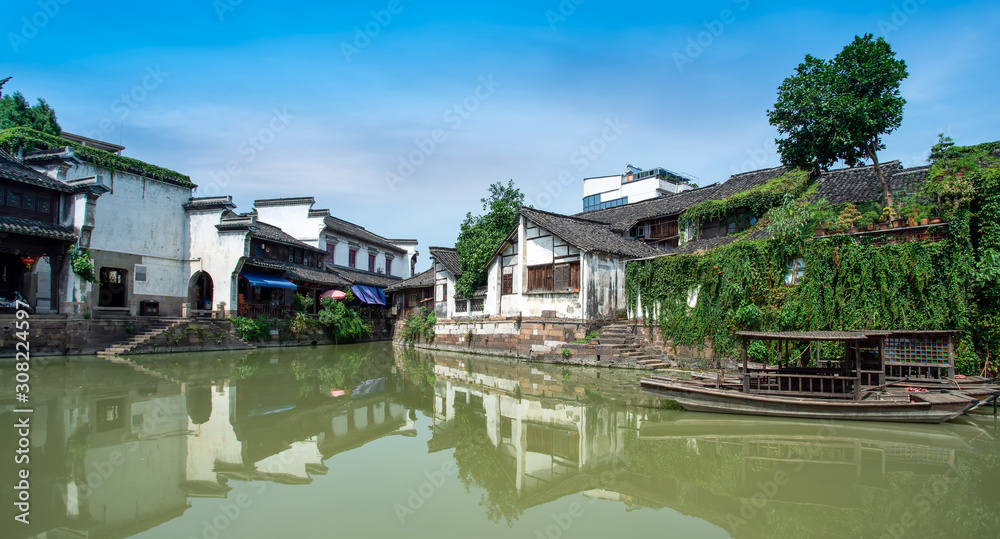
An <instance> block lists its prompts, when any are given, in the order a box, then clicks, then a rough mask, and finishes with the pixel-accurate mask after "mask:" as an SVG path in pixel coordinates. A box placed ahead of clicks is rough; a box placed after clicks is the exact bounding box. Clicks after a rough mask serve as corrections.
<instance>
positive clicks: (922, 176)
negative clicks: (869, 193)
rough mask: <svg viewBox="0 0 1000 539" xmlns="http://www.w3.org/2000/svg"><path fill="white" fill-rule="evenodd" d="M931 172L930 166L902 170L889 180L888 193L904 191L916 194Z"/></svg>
mask: <svg viewBox="0 0 1000 539" xmlns="http://www.w3.org/2000/svg"><path fill="white" fill-rule="evenodd" d="M930 172H931V166H930V165H924V166H922V167H913V168H904V169H903V170H900V171H899V172H897V173H895V174H893V175H892V177H890V178H889V191H890V192H892V193H897V192H899V191H905V192H906V193H908V194H913V193H916V192H917V191H919V190H920V187H921V186H922V185H923V184H924V181H925V180H927V176H928V174H930Z"/></svg>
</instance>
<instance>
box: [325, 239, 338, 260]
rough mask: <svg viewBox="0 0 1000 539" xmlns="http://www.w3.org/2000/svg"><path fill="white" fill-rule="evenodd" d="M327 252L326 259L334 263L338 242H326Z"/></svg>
mask: <svg viewBox="0 0 1000 539" xmlns="http://www.w3.org/2000/svg"><path fill="white" fill-rule="evenodd" d="M326 252H327V253H328V255H327V257H326V261H327V262H329V263H331V264H333V263H334V260H333V255H334V254H336V252H337V244H336V243H333V244H330V243H328V244H326Z"/></svg>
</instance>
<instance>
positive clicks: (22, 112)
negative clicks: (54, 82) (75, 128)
mask: <svg viewBox="0 0 1000 539" xmlns="http://www.w3.org/2000/svg"><path fill="white" fill-rule="evenodd" d="M10 79H11V78H10V77H7V78H6V79H3V80H0V89H2V88H3V85H4V84H5V83H6V82H7V81H9V80H10ZM8 127H30V128H32V129H34V130H36V131H41V132H42V133H46V134H49V135H55V136H59V135H60V134H62V128H60V127H59V122H57V121H56V111H54V110H52V107H50V106H49V104H48V103H46V102H45V100H44V99H41V98H39V99H38V103H37V104H35V105H34V106H32V105H29V104H28V100H27V99H25V98H24V96H23V95H22V94H21V92H14V93H13V94H7V95H5V96H3V97H0V129H7V128H8Z"/></svg>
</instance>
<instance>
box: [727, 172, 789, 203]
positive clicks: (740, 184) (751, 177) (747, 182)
mask: <svg viewBox="0 0 1000 539" xmlns="http://www.w3.org/2000/svg"><path fill="white" fill-rule="evenodd" d="M787 171H788V169H787V168H785V167H783V166H781V167H774V168H764V169H760V170H751V171H750V172H743V173H740V174H733V175H732V176H730V177H729V179H728V180H726V181H725V182H724V183H722V184H720V185H719V189H718V191H716V192H715V193H713V194H712V200H722V199H724V198H728V197H731V196H733V195H735V194H736V193H739V192H741V191H746V190H747V189H753V188H754V187H757V186H759V185H764V184H765V183H767V182H769V181H771V180H773V179H775V178H777V177H778V176H781V175H782V174H784V173H785V172H787Z"/></svg>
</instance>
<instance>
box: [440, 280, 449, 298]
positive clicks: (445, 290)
mask: <svg viewBox="0 0 1000 539" xmlns="http://www.w3.org/2000/svg"><path fill="white" fill-rule="evenodd" d="M441 301H448V283H444V284H443V285H441Z"/></svg>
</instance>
